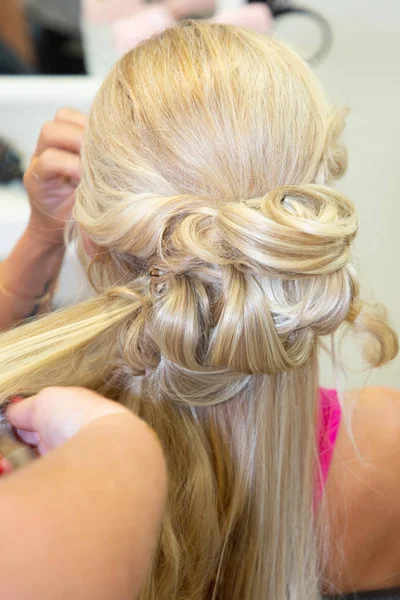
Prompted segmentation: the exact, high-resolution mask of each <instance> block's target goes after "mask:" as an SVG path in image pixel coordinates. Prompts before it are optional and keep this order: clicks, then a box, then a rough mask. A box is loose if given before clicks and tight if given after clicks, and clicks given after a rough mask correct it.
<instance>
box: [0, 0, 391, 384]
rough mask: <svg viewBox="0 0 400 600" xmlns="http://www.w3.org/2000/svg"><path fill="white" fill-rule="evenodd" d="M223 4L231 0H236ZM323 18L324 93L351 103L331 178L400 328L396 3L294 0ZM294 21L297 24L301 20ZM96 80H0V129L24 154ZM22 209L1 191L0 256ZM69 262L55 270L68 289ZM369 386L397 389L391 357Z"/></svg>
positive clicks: (307, 38) (285, 26)
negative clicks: (345, 159)
mask: <svg viewBox="0 0 400 600" xmlns="http://www.w3.org/2000/svg"><path fill="white" fill-rule="evenodd" d="M229 1H231V2H232V4H235V5H237V2H236V1H235V0H226V4H228V2H229ZM301 4H304V5H305V6H308V7H310V8H314V9H315V10H317V11H318V12H320V13H321V14H322V15H323V16H324V17H326V18H327V20H328V21H329V23H330V24H331V26H332V28H333V32H334V45H333V48H332V50H331V52H330V54H329V56H328V57H327V58H326V59H325V60H324V61H323V63H322V64H321V65H319V66H318V67H316V68H315V70H316V72H317V74H318V75H319V76H320V77H321V79H322V81H323V83H324V85H325V87H326V89H327V91H328V94H329V96H330V98H331V99H332V100H333V101H334V102H336V103H339V104H346V105H349V106H350V107H351V115H350V117H349V119H348V127H347V130H346V134H345V139H346V142H347V145H348V149H349V156H350V162H349V165H350V167H349V171H348V174H347V175H346V177H345V179H344V180H343V181H342V182H341V183H340V187H341V189H343V190H344V191H345V192H346V193H347V195H348V196H349V197H350V198H351V199H352V200H353V201H354V202H355V204H356V206H357V207H358V210H359V214H360V232H359V236H358V241H357V244H356V250H355V262H356V265H357V267H358V269H359V273H360V277H361V280H362V283H363V288H364V293H365V295H366V296H367V297H368V298H371V297H375V298H376V299H377V300H379V301H381V302H383V303H384V304H385V305H386V306H387V308H388V310H389V313H390V316H391V318H392V321H393V323H394V325H395V326H396V328H397V330H398V331H400V312H399V310H398V303H399V301H400V267H399V258H400V231H399V223H400V199H399V198H398V195H397V193H396V192H397V188H398V187H399V185H398V182H399V183H400V181H399V180H400V174H399V172H400V118H399V106H400V70H399V61H400V2H399V1H398V0H381V1H380V2H371V1H368V2H367V1H366V0H352V1H351V2H349V1H348V0H302V1H301ZM299 19H300V18H295V17H291V18H290V19H288V20H287V21H285V22H282V23H281V24H278V27H277V34H278V35H279V36H280V37H282V38H284V39H286V40H288V41H289V42H290V43H291V45H293V46H294V47H296V48H297V49H298V50H299V51H300V53H301V54H302V55H303V56H307V55H309V54H311V53H312V51H313V49H315V46H316V45H317V40H318V32H317V30H316V29H315V26H313V25H312V24H310V23H308V22H307V21H305V20H304V19H303V20H302V21H301V22H300V20H299ZM300 23H301V24H300ZM97 86H98V81H96V80H89V79H88V80H86V81H78V80H76V79H69V80H58V81H57V80H56V78H53V79H50V80H49V79H47V80H46V81H39V80H32V79H24V80H23V81H17V80H16V79H3V80H1V79H0V133H1V134H3V135H6V136H7V137H8V138H9V139H10V140H12V141H14V142H15V144H16V145H17V146H18V147H19V148H20V149H22V150H24V151H25V154H26V156H28V154H29V153H30V152H31V151H32V149H33V146H34V142H35V140H36V137H37V135H38V131H39V128H40V125H41V124H42V123H43V122H44V121H45V120H46V119H49V118H51V117H52V115H53V114H54V112H55V110H56V108H58V107H59V106H60V105H65V104H67V105H72V106H74V107H76V108H81V109H87V107H88V106H89V104H90V99H91V98H92V96H93V94H94V92H95V89H96V88H97ZM27 214H28V211H27V205H26V202H25V200H24V199H23V197H22V196H21V194H20V192H18V191H14V192H12V191H11V190H8V191H7V192H5V191H4V190H2V191H1V192H0V256H4V254H5V253H6V252H7V251H8V250H9V248H10V245H11V244H12V243H13V241H14V239H15V237H16V236H17V235H18V233H19V231H20V230H21V229H22V228H23V226H24V222H25V220H26V217H27ZM70 278H71V269H70V270H67V271H66V272H65V273H64V282H68V283H67V284H66V287H68V288H69V293H70V294H71V293H73V292H72V290H73V289H74V288H73V286H72V285H71V282H70ZM343 355H344V360H345V363H346V367H347V368H348V369H350V370H351V369H353V368H358V367H359V366H360V360H359V349H358V347H356V346H355V345H354V344H353V343H350V342H346V344H345V346H344V353H343ZM350 370H349V371H348V381H347V384H348V385H355V384H362V383H364V382H366V381H367V374H366V373H363V374H354V373H352V372H351V371H350ZM322 376H323V382H324V383H326V384H335V381H334V378H333V374H332V372H331V369H330V367H329V361H328V360H326V359H324V360H323V366H322ZM368 383H375V384H382V385H390V386H396V387H400V359H397V360H396V361H394V362H393V363H392V364H391V365H390V366H388V367H385V368H384V369H381V370H379V371H375V372H373V373H372V374H371V375H370V376H369V379H368Z"/></svg>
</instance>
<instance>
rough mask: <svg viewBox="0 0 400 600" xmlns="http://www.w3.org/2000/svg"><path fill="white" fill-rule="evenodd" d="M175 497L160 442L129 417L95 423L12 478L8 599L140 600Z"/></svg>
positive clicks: (6, 541) (3, 496) (1, 573)
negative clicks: (169, 498) (168, 495)
mask: <svg viewBox="0 0 400 600" xmlns="http://www.w3.org/2000/svg"><path fill="white" fill-rule="evenodd" d="M165 490H166V474H165V466H164V460H163V457H162V452H161V449H160V447H159V445H158V442H156V440H155V438H154V437H153V435H152V433H151V432H150V431H149V430H148V429H147V427H146V426H145V425H144V424H143V423H141V422H140V421H139V420H138V419H136V418H135V417H133V415H129V414H127V415H112V416H109V417H102V418H100V419H98V420H97V421H94V422H93V424H91V425H88V426H87V427H85V428H84V429H82V431H81V432H80V433H79V434H78V435H77V436H76V437H75V438H73V439H71V440H70V441H69V442H68V443H66V444H65V445H64V446H62V447H60V448H58V449H57V450H54V451H53V452H51V453H49V454H48V455H46V456H45V457H44V458H42V459H40V460H38V461H36V462H35V463H33V464H31V465H29V466H28V467H26V468H24V469H21V470H20V471H18V472H17V473H15V474H13V475H10V476H8V478H7V479H4V481H2V482H1V483H0V515H1V523H2V527H1V528H2V535H1V538H0V539H1V540H2V542H0V548H1V550H0V596H1V597H4V598H13V600H25V599H26V598H28V597H29V598H30V600H39V599H40V600H50V599H51V600H53V599H54V598H74V599H76V600H92V599H93V598H96V599H97V600H125V599H126V600H132V599H133V598H135V597H136V596H137V594H138V592H139V589H140V586H141V583H142V582H143V577H144V575H145V573H146V571H147V570H148V568H149V566H150V564H151V559H152V556H153V553H154V549H155V546H156V540H157V534H158V529H159V523H160V520H161V516H162V512H163V504H164V499H165ZM28 498H29V500H28ZM15 528H17V531H15ZM21 572H22V573H23V577H21Z"/></svg>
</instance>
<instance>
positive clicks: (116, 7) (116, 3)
mask: <svg viewBox="0 0 400 600" xmlns="http://www.w3.org/2000/svg"><path fill="white" fill-rule="evenodd" d="M144 6H146V4H145V2H144V0H84V1H83V2H82V12H83V18H84V19H86V20H87V21H89V22H91V23H95V24H98V25H99V24H102V23H110V22H111V21H114V20H115V19H124V18H126V17H130V16H132V15H133V14H135V13H137V12H138V11H139V10H142V8H143V7H144Z"/></svg>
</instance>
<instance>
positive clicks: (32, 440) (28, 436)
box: [17, 429, 40, 446]
mask: <svg viewBox="0 0 400 600" xmlns="http://www.w3.org/2000/svg"><path fill="white" fill-rule="evenodd" d="M17 433H18V437H19V438H20V439H21V440H22V441H23V442H25V444H29V446H38V444H39V442H40V436H39V434H38V433H35V432H34V431H25V430H24V429H17Z"/></svg>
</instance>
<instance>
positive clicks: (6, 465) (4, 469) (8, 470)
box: [0, 457, 13, 475]
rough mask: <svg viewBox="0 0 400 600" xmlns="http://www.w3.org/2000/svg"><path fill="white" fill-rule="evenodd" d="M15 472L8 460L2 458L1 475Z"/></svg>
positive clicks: (0, 459) (0, 463)
mask: <svg viewBox="0 0 400 600" xmlns="http://www.w3.org/2000/svg"><path fill="white" fill-rule="evenodd" d="M12 470H13V467H12V464H11V463H10V461H9V460H7V459H6V458H3V457H1V458H0V475H6V474H7V473H11V471H12Z"/></svg>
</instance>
